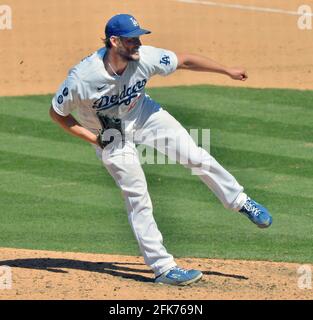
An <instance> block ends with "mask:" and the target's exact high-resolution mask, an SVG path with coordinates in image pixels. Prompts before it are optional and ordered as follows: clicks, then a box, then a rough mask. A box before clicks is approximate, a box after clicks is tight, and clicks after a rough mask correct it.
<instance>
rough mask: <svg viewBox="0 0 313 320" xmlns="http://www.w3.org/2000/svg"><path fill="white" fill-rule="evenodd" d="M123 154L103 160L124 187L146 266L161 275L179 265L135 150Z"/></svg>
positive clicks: (128, 147) (104, 154)
mask: <svg viewBox="0 0 313 320" xmlns="http://www.w3.org/2000/svg"><path fill="white" fill-rule="evenodd" d="M124 149H125V150H123V152H120V153H116V154H113V155H110V154H108V153H106V152H103V154H102V161H103V163H104V165H105V167H106V168H107V170H108V171H109V173H110V174H111V176H112V177H113V178H114V180H115V182H116V184H117V185H118V186H119V187H120V189H121V190H122V193H123V197H124V199H125V203H126V207H127V213H128V221H129V223H130V225H131V227H132V230H133V232H134V234H135V237H136V239H137V241H138V244H139V248H140V251H141V253H142V255H143V257H144V260H145V263H146V264H147V265H148V266H150V267H151V268H152V270H153V271H154V273H155V275H156V276H158V275H160V274H162V273H163V272H165V271H167V270H168V269H170V268H172V267H173V266H176V263H175V262H174V258H173V256H172V255H170V254H169V253H168V252H167V250H166V248H165V247H164V246H163V238H162V234H161V233H160V231H159V229H158V227H157V224H156V222H155V220H154V217H153V212H152V211H153V210H152V203H151V199H150V196H149V193H148V189H147V183H146V178H145V175H144V172H143V170H142V168H141V165H140V163H139V160H138V155H137V151H136V149H135V147H132V146H127V145H126V146H125V148H124Z"/></svg>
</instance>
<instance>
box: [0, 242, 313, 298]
mask: <svg viewBox="0 0 313 320" xmlns="http://www.w3.org/2000/svg"><path fill="white" fill-rule="evenodd" d="M0 256H1V261H0V266H1V265H6V266H9V267H11V273H12V289H3V290H0V299H84V300H85V299H101V300H103V299H105V300H106V299H120V300H127V299H135V300H141V299H148V300H149V299H153V300H157V299H175V300H176V299H179V300H185V299H186V300H187V299H188V300H193V299H204V300H208V299H312V298H313V291H312V289H299V288H298V278H299V274H298V273H297V270H298V268H299V266H300V265H299V264H294V263H275V262H262V261H240V260H238V261H237V260H216V259H190V258H188V259H177V262H178V263H179V265H181V266H183V267H186V268H197V269H199V270H201V271H202V272H203V274H204V276H203V279H202V280H201V281H200V282H198V283H196V284H193V285H191V286H188V287H174V286H168V285H160V284H155V283H153V277H154V275H153V273H152V272H151V270H150V269H149V268H148V267H147V266H146V265H145V264H144V262H143V259H142V258H141V257H133V256H120V255H106V254H105V255H104V254H85V253H71V252H52V251H35V250H21V249H5V248H3V249H0ZM311 267H312V268H313V266H311Z"/></svg>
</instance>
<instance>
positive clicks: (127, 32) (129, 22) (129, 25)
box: [105, 14, 151, 38]
mask: <svg viewBox="0 0 313 320" xmlns="http://www.w3.org/2000/svg"><path fill="white" fill-rule="evenodd" d="M148 33H151V32H150V31H149V30H145V29H141V28H140V26H139V23H138V22H137V20H136V19H135V18H134V17H133V16H131V15H129V14H117V15H115V16H113V17H112V18H111V19H110V20H109V21H108V22H107V24H106V26H105V37H106V38H110V37H111V36H117V37H125V38H134V37H139V36H142V35H143V34H148Z"/></svg>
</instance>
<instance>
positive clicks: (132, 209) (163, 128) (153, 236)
mask: <svg viewBox="0 0 313 320" xmlns="http://www.w3.org/2000/svg"><path fill="white" fill-rule="evenodd" d="M134 128H135V129H134ZM133 131H135V139H134V140H133V141H131V139H130V140H128V139H126V142H125V144H124V145H123V146H122V145H120V144H119V145H115V144H114V142H113V143H112V144H110V145H109V146H107V147H106V148H105V149H104V150H103V151H102V150H101V149H98V150H97V153H98V155H100V154H101V157H102V161H103V164H104V166H105V167H106V168H107V170H108V171H109V173H110V174H111V175H112V177H113V178H114V180H115V182H116V184H117V185H118V186H119V187H120V189H121V190H122V193H123V196H124V199H125V203H126V207H127V213H128V220H129V223H130V225H131V227H132V230H133V232H134V234H135V237H136V239H137V241H138V244H139V248H140V251H141V253H142V255H143V257H144V260H145V263H146V264H147V265H148V266H150V267H151V268H152V270H153V271H154V273H155V275H156V276H158V275H160V274H162V273H163V272H165V271H167V270H168V269H170V268H172V267H173V266H175V265H176V263H175V261H174V258H173V256H172V255H171V254H169V253H168V252H167V250H166V248H165V247H164V246H163V238H162V234H161V233H160V231H159V229H158V227H157V224H156V222H155V220H154V217H153V208H152V203H151V199H150V196H149V192H148V187H147V182H146V178H145V174H144V172H143V170H142V167H141V164H140V160H139V157H138V152H137V149H136V144H144V145H147V146H150V147H154V148H156V149H157V150H158V151H159V152H161V153H163V154H166V155H168V157H169V158H170V159H174V160H176V161H177V160H178V161H179V162H180V163H183V165H184V166H185V167H187V168H190V169H193V168H196V170H197V172H198V174H199V178H200V179H201V180H202V181H203V182H204V183H205V184H206V185H207V186H208V187H209V188H210V189H211V190H212V191H213V192H214V194H215V195H216V196H217V197H218V199H219V200H220V201H221V202H222V203H223V205H224V206H225V207H226V208H229V209H232V210H235V211H238V210H239V209H240V208H241V207H242V205H243V204H244V202H245V201H246V198H247V196H246V195H245V194H244V193H243V187H242V186H241V185H239V184H238V182H237V181H236V179H235V178H234V177H233V176H232V175H231V174H230V173H229V172H227V171H226V170H225V169H224V168H223V167H222V166H221V165H220V164H219V163H218V162H217V161H216V160H215V159H214V158H213V157H212V156H210V155H209V154H208V152H207V151H206V150H204V149H202V148H201V147H198V146H197V145H196V144H195V142H194V141H193V140H192V138H191V137H190V135H189V134H188V132H187V131H186V130H185V129H184V128H183V127H182V125H181V124H180V123H179V122H178V121H177V120H176V119H175V118H174V117H172V116H171V115H170V114H169V113H168V112H167V111H165V110H163V109H160V110H159V111H156V112H154V113H152V114H151V115H150V116H149V117H148V119H147V120H146V121H144V123H143V124H142V125H139V126H138V124H137V126H135V125H134V127H133ZM164 141H165V142H166V143H164ZM100 150H101V151H100Z"/></svg>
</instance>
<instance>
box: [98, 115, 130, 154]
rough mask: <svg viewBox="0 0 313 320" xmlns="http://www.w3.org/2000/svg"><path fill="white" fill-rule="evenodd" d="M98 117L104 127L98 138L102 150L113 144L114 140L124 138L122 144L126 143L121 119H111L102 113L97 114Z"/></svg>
mask: <svg viewBox="0 0 313 320" xmlns="http://www.w3.org/2000/svg"><path fill="white" fill-rule="evenodd" d="M97 117H98V119H99V121H100V124H101V127H102V129H101V130H100V132H99V134H98V136H97V142H98V145H99V146H100V147H101V148H102V149H103V148H105V147H106V146H107V145H109V144H110V143H112V142H113V141H114V138H116V139H117V138H119V139H120V138H122V142H124V133H123V130H122V121H121V119H118V118H115V117H112V118H111V117H109V116H107V115H105V114H104V113H103V112H102V111H98V112H97ZM116 130H117V131H116Z"/></svg>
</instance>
